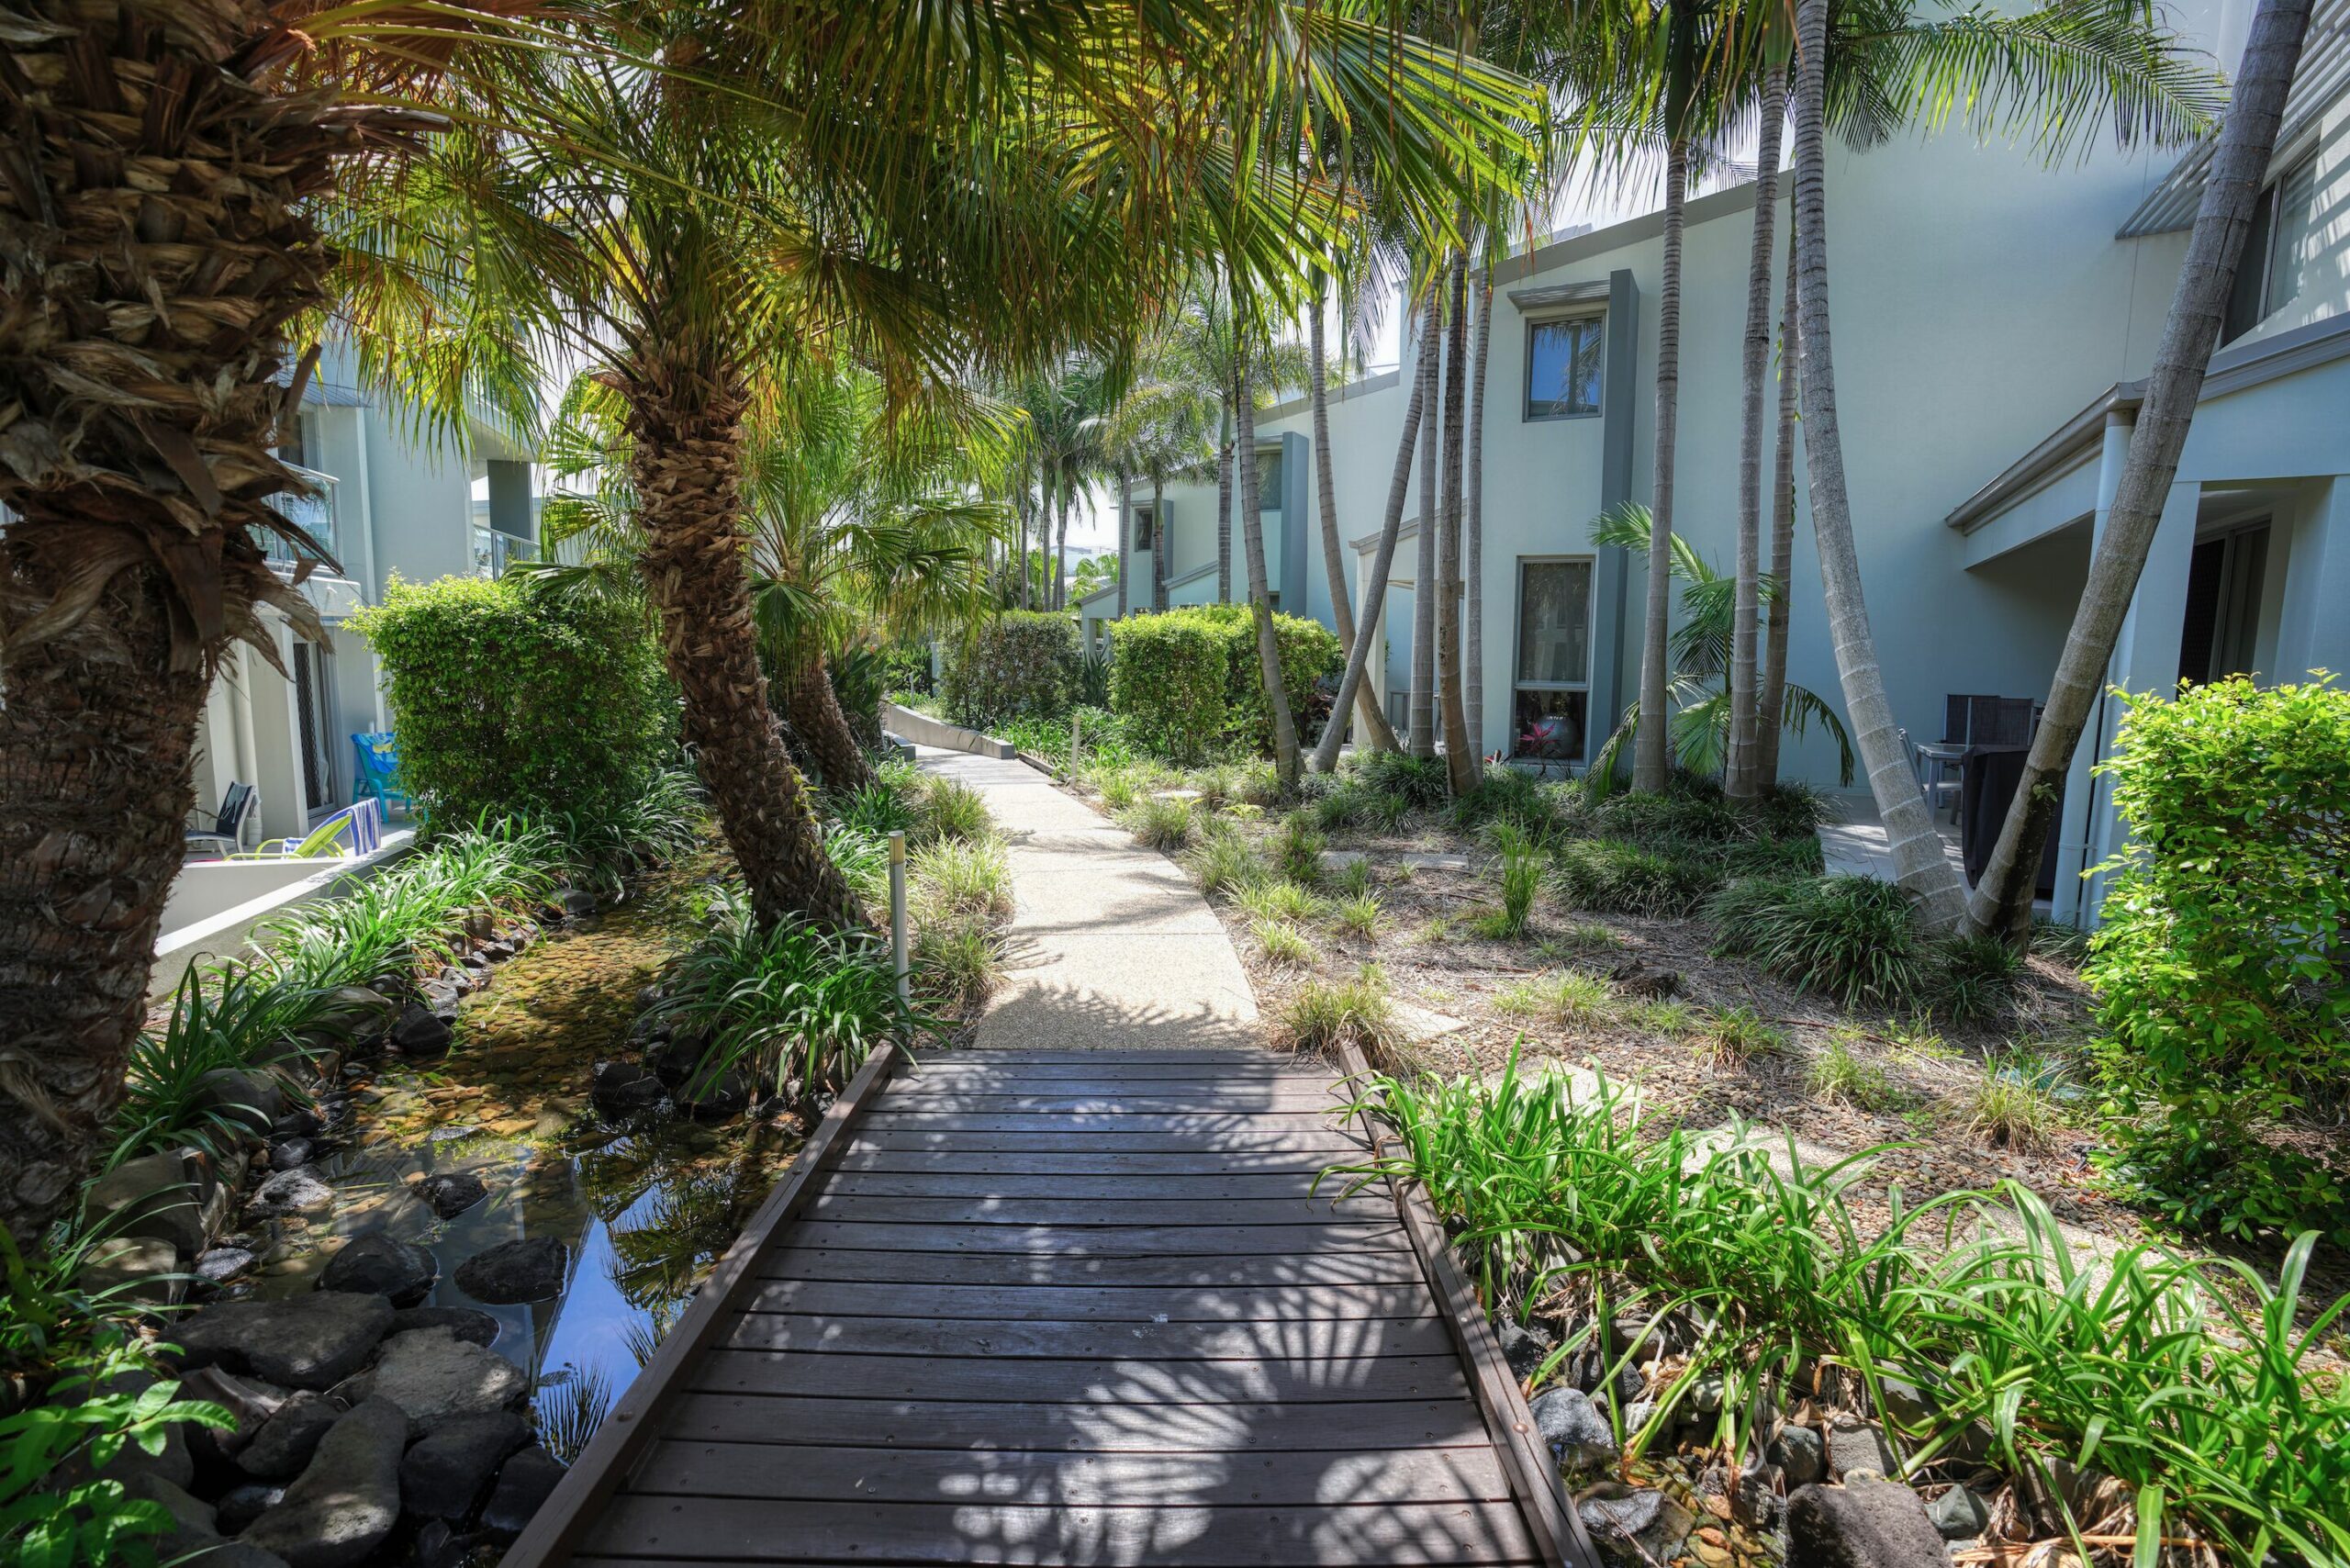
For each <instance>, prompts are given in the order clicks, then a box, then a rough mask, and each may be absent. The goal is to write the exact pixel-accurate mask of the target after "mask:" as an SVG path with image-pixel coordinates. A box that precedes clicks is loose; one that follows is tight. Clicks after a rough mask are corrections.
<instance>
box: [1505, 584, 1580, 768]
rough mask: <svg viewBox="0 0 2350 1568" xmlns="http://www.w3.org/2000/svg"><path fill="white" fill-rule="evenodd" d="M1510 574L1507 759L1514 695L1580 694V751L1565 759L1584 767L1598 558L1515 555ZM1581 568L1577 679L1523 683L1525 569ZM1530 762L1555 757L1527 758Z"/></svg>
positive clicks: (1513, 750)
mask: <svg viewBox="0 0 2350 1568" xmlns="http://www.w3.org/2000/svg"><path fill="white" fill-rule="evenodd" d="M1576 565H1581V566H1585V567H1587V568H1588V571H1587V572H1586V574H1585V576H1584V578H1583V678H1582V679H1581V680H1526V679H1522V678H1520V677H1519V675H1518V673H1517V671H1518V657H1519V655H1520V653H1521V652H1522V651H1523V649H1524V646H1525V643H1524V638H1525V633H1526V568H1527V567H1528V566H1576ZM1513 577H1514V579H1515V580H1514V582H1513V584H1512V591H1511V595H1510V628H1509V697H1510V719H1509V726H1510V730H1511V735H1510V747H1511V751H1510V756H1512V757H1513V758H1515V757H1516V745H1517V737H1516V730H1517V694H1518V693H1519V692H1521V691H1580V692H1582V693H1583V751H1582V754H1581V755H1580V756H1575V757H1573V758H1572V759H1569V760H1568V762H1567V766H1569V767H1589V766H1590V764H1591V724H1592V711H1591V685H1592V683H1591V671H1592V666H1593V664H1594V663H1595V662H1596V661H1597V659H1598V657H1599V646H1598V623H1599V556H1598V554H1597V553H1596V552H1593V551H1572V550H1571V551H1564V552H1559V553H1555V554H1539V555H1519V556H1517V557H1516V568H1515V570H1514V572H1513ZM1528 760H1532V761H1544V760H1550V761H1556V760H1559V759H1556V758H1550V759H1545V758H1530V759H1528Z"/></svg>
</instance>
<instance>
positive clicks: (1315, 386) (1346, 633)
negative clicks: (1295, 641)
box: [1306, 282, 1395, 751]
mask: <svg viewBox="0 0 2350 1568" xmlns="http://www.w3.org/2000/svg"><path fill="white" fill-rule="evenodd" d="M1325 293H1326V290H1325V289H1324V287H1323V286H1322V285H1321V284H1320V283H1318V282H1317V283H1316V285H1315V291H1314V310H1313V326H1312V329H1311V330H1310V331H1309V332H1308V334H1307V337H1306V353H1307V356H1308V363H1307V374H1306V396H1307V398H1308V400H1309V401H1310V402H1311V403H1312V404H1313V408H1314V481H1315V493H1316V496H1317V498H1318V500H1319V502H1320V505H1321V513H1322V570H1323V572H1324V574H1325V575H1326V576H1327V577H1328V578H1329V579H1330V622H1331V625H1332V626H1333V628H1334V629H1335V630H1336V631H1337V633H1338V645H1339V646H1341V647H1346V648H1351V647H1353V646H1354V643H1355V608H1354V603H1353V601H1352V599H1349V598H1348V593H1347V557H1346V551H1345V548H1344V547H1343V546H1342V545H1341V544H1340V543H1339V540H1338V495H1337V487H1336V486H1335V485H1334V484H1333V483H1332V481H1331V474H1330V383H1329V370H1330V366H1329V359H1328V352H1329V351H1328V346H1327V344H1326V342H1325V341H1324V340H1325V338H1326V328H1325V327H1324V326H1323V323H1322V311H1323V308H1324V305H1325V303H1326V301H1325V298H1324V296H1325ZM1354 708H1355V719H1356V722H1358V723H1360V724H1361V725H1362V727H1363V736H1364V739H1365V740H1366V741H1367V742H1368V743H1369V744H1371V745H1376V746H1379V747H1381V748H1382V749H1384V750H1387V751H1393V750H1394V749H1395V732H1394V731H1393V729H1392V728H1390V727H1389V726H1388V722H1387V715H1386V714H1385V713H1384V712H1383V711H1381V709H1380V706H1379V702H1378V700H1377V699H1376V698H1374V697H1372V696H1371V694H1370V693H1369V692H1368V691H1365V690H1362V689H1357V691H1356V692H1355V704H1354ZM1346 711H1347V710H1346V709H1344V708H1342V707H1335V706H1334V707H1333V708H1332V709H1331V710H1330V722H1331V724H1332V725H1334V726H1335V727H1337V729H1338V730H1340V731H1341V732H1343V731H1344V730H1345V729H1346V727H1347V726H1346V720H1345V718H1344V715H1345V713H1346Z"/></svg>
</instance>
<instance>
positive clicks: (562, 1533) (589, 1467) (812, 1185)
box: [502, 1045, 898, 1568]
mask: <svg viewBox="0 0 2350 1568" xmlns="http://www.w3.org/2000/svg"><path fill="white" fill-rule="evenodd" d="M897 1061H898V1052H897V1048H896V1047H893V1046H889V1045H884V1046H882V1047H880V1048H879V1049H878V1050H876V1051H875V1052H873V1054H872V1055H870V1056H868V1057H867V1058H866V1059H865V1065H864V1066H863V1067H862V1068H859V1069H858V1070H857V1071H856V1076H855V1077H853V1078H851V1079H850V1080H849V1081H848V1085H847V1087H846V1088H845V1089H844V1090H843V1091H842V1092H841V1095H840V1098H838V1099H837V1100H834V1102H833V1104H832V1108H831V1109H830V1110H828V1111H826V1112H825V1113H824V1119H823V1120H822V1122H821V1123H820V1124H818V1126H817V1128H816V1131H815V1133H814V1134H813V1135H812V1136H811V1137H810V1138H809V1139H808V1141H807V1143H806V1144H804V1145H802V1146H801V1148H800V1154H799V1157H798V1158H797V1159H794V1160H793V1161H792V1162H791V1168H790V1169H789V1170H787V1171H786V1172H784V1176H783V1179H782V1180H781V1181H780V1182H777V1183H776V1186H775V1190H774V1191H773V1192H771V1193H768V1194H767V1202H765V1203H764V1204H760V1205H759V1209H758V1212H757V1213H756V1214H755V1215H753V1216H752V1218H751V1223H750V1224H749V1225H748V1226H745V1227H744V1230H743V1233H742V1235H740V1236H738V1237H736V1238H734V1243H733V1246H731V1247H729V1248H728V1249H726V1253H725V1255H724V1256H723V1257H722V1258H721V1259H719V1260H718V1266H717V1267H716V1268H714V1269H712V1270H711V1273H710V1278H709V1279H707V1280H705V1281H704V1282H702V1286H701V1289H700V1290H699V1291H698V1292H697V1293H695V1295H694V1298H693V1300H692V1302H690V1303H689V1304H688V1305H687V1307H686V1310H685V1312H684V1313H683V1314H682V1315H681V1316H679V1317H678V1319H677V1324H676V1326H675V1327H672V1328H671V1329H670V1330H669V1333H668V1337H667V1338H665V1339H663V1340H662V1342H661V1348H660V1349H659V1350H656V1351H655V1352H654V1356H653V1359H652V1361H648V1362H646V1363H645V1366H644V1370H643V1372H639V1373H638V1374H637V1377H636V1380H635V1381H634V1382H633V1383H630V1384H629V1386H628V1388H627V1390H626V1391H625V1392H623V1393H622V1394H621V1397H620V1399H619V1401H618V1402H617V1403H616V1404H615V1405H614V1406H612V1409H611V1412H610V1415H608V1416H607V1417H605V1418H604V1421H603V1423H602V1424H601V1425H600V1426H599V1427H598V1428H597V1429H596V1435H595V1437H594V1438H592V1439H589V1441H588V1447H587V1450H585V1451H584V1452H582V1453H581V1454H580V1456H579V1459H578V1462H576V1463H575V1464H573V1465H572V1466H571V1468H570V1469H569V1470H567V1471H565V1473H564V1477H563V1480H562V1481H561V1482H560V1483H558V1484H557V1485H556V1487H555V1489H554V1493H553V1494H552V1495H549V1497H548V1498H547V1501H546V1504H545V1506H543V1507H541V1508H540V1509H539V1511H538V1512H537V1514H536V1515H534V1516H533V1517H532V1520H531V1524H530V1526H529V1528H527V1529H524V1530H523V1532H522V1534H521V1537H520V1539H519V1540H516V1541H515V1543H514V1544H513V1545H512V1546H510V1547H509V1548H508V1549H507V1551H506V1555H505V1557H504V1559H502V1562H504V1563H510V1564H512V1565H513V1568H542V1565H543V1564H545V1563H549V1562H556V1561H558V1560H560V1559H562V1558H564V1557H567V1556H569V1555H570V1554H571V1553H572V1552H573V1551H576V1550H577V1549H578V1547H579V1545H580V1542H581V1539H582V1537H583V1536H584V1535H585V1534H586V1532H587V1531H588V1529H590V1528H591V1527H592V1526H593V1525H594V1523H595V1521H596V1518H597V1517H598V1515H599V1513H600V1512H601V1510H602V1508H603V1506H604V1504H605V1501H606V1499H608V1498H609V1497H610V1496H611V1495H612V1494H613V1493H614V1491H616V1490H617V1489H618V1488H619V1486H620V1485H621V1481H622V1480H623V1479H624V1478H625V1477H626V1475H627V1473H628V1470H629V1467H630V1466H631V1465H632V1464H633V1463H634V1462H636V1459H637V1457H638V1456H639V1455H640V1454H641V1453H642V1452H643V1449H644V1445H645V1444H646V1443H647V1442H649V1441H651V1440H652V1439H653V1436H654V1434H655V1427H656V1424H657V1422H658V1420H659V1417H661V1416H662V1414H663V1413H664V1411H665V1409H666V1406H667V1405H668V1403H669V1402H670V1401H671V1400H672V1399H674V1398H675V1397H676V1394H677V1391H678V1390H679V1389H681V1388H682V1387H683V1386H684V1385H685V1383H686V1382H687V1372H688V1368H691V1367H692V1366H694V1365H695V1364H696V1362H697V1361H698V1360H699V1358H700V1357H701V1355H702V1353H703V1351H704V1350H706V1349H707V1348H708V1347H709V1346H710V1345H711V1344H712V1343H714V1342H715V1341H716V1340H717V1339H718V1338H719V1337H720V1335H721V1332H722V1329H723V1328H724V1327H726V1326H727V1325H728V1324H729V1323H730V1322H731V1321H732V1319H733V1316H734V1309H733V1305H732V1297H733V1294H734V1292H735V1290H736V1289H737V1287H739V1286H741V1285H742V1284H743V1283H744V1282H745V1281H746V1280H749V1279H751V1278H753V1277H754V1274H755V1269H756V1267H757V1264H758V1261H759V1260H760V1258H761V1256H762V1255H763V1254H764V1253H766V1251H767V1248H768V1246H769V1244H770V1243H771V1242H772V1241H773V1240H774V1239H775V1236H776V1233H777V1232H778V1230H780V1229H782V1228H784V1227H785V1226H788V1225H789V1223H790V1221H791V1219H792V1217H793V1216H794V1215H797V1214H798V1213H799V1212H800V1207H801V1205H802V1204H805V1203H806V1202H807V1200H808V1199H809V1198H810V1197H811V1196H813V1195H814V1193H815V1191H816V1188H817V1187H818V1185H819V1184H820V1183H821V1182H822V1178H823V1175H824V1172H825V1171H826V1170H828V1169H829V1168H830V1163H831V1161H832V1159H834V1157H835V1156H837V1155H838V1153H839V1152H840V1150H841V1148H843V1147H844V1146H845V1144H846V1142H847V1136H846V1135H847V1131H848V1128H849V1126H850V1125H851V1124H852V1123H854V1122H855V1121H856V1118H857V1115H858V1114H859V1113H861V1112H862V1111H863V1110H864V1109H865V1107H866V1105H867V1103H869V1102H870V1101H871V1100H872V1099H873V1098H874V1097H875V1096H876V1095H877V1094H878V1093H879V1092H880V1091H881V1089H882V1087H883V1086H884V1085H885V1084H887V1083H888V1082H889V1081H890V1071H891V1070H893V1069H894V1068H895V1066H896V1065H897Z"/></svg>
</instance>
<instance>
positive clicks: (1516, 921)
mask: <svg viewBox="0 0 2350 1568" xmlns="http://www.w3.org/2000/svg"><path fill="white" fill-rule="evenodd" d="M1494 827H1495V828H1497V829H1498V830H1499V832H1498V833H1497V834H1495V835H1494V837H1495V839H1496V844H1495V847H1496V848H1497V850H1498V851H1499V853H1500V856H1501V883H1502V907H1501V913H1500V918H1499V919H1498V920H1496V921H1495V922H1494V924H1493V928H1492V929H1491V930H1490V931H1488V932H1487V933H1486V935H1491V936H1495V937H1500V938H1503V939H1505V940H1510V941H1515V940H1516V939H1517V938H1518V937H1520V936H1523V935H1526V926H1527V922H1528V921H1530V920H1532V919H1533V918H1534V896H1535V894H1537V893H1539V892H1540V891H1541V890H1542V852H1541V851H1540V850H1539V849H1537V848H1536V847H1535V846H1534V840H1533V839H1532V838H1530V837H1528V836H1527V834H1526V833H1525V832H1524V831H1523V830H1521V829H1520V828H1518V827H1517V826H1516V824H1514V823H1508V822H1496V823H1494Z"/></svg>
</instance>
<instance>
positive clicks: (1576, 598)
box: [1510, 557, 1591, 763]
mask: <svg viewBox="0 0 2350 1568" xmlns="http://www.w3.org/2000/svg"><path fill="white" fill-rule="evenodd" d="M1590 700H1591V562H1590V560H1589V559H1588V558H1583V559H1577V560H1565V561H1559V560H1550V561H1544V560H1528V559H1526V558H1523V557H1521V558H1520V559H1519V561H1518V564H1517V668H1516V691H1515V693H1514V695H1513V701H1512V705H1511V707H1512V732H1511V733H1512V744H1511V746H1510V753H1511V755H1512V756H1517V757H1523V758H1526V759H1527V760H1530V761H1538V762H1557V763H1576V762H1581V761H1582V760H1583V734H1584V730H1585V727H1586V724H1587V722H1588V721H1589V717H1590V714H1589V704H1590Z"/></svg>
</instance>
